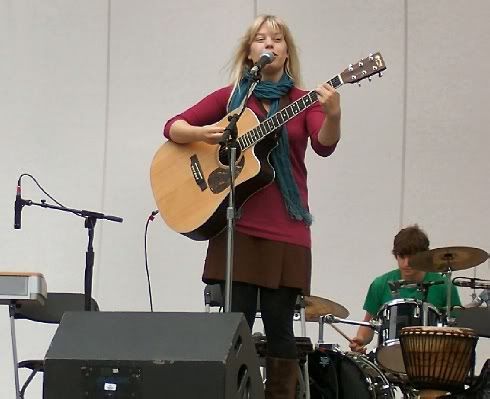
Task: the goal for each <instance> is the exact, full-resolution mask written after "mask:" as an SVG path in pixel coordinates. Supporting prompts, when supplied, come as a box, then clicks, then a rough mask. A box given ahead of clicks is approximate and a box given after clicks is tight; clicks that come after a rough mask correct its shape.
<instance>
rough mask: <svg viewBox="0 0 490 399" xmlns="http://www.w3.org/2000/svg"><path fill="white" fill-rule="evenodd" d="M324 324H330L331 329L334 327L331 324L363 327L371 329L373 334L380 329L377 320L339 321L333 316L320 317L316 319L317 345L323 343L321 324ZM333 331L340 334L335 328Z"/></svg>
mask: <svg viewBox="0 0 490 399" xmlns="http://www.w3.org/2000/svg"><path fill="white" fill-rule="evenodd" d="M324 323H327V324H330V325H331V326H332V327H334V326H333V325H332V324H333V323H344V324H351V325H354V326H365V327H369V328H372V329H373V330H374V331H375V332H378V331H379V328H380V327H381V322H380V321H378V320H370V321H356V320H347V319H341V318H339V317H336V316H334V315H333V314H327V315H325V316H320V317H319V318H318V343H319V344H323V343H324V342H323V324H324ZM335 331H337V332H339V333H340V331H339V330H338V329H336V328H335ZM341 335H342V336H343V337H344V338H346V339H347V340H349V341H350V338H348V337H346V336H344V334H343V333H341Z"/></svg>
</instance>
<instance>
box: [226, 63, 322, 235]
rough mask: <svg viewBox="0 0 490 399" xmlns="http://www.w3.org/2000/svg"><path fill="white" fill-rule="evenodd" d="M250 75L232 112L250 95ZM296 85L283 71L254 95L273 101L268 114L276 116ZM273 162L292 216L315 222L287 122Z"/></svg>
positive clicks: (238, 91)
mask: <svg viewBox="0 0 490 399" xmlns="http://www.w3.org/2000/svg"><path fill="white" fill-rule="evenodd" d="M249 79H250V75H249V74H248V73H246V74H245V75H244V77H243V78H242V80H241V81H240V83H239V84H238V86H237V87H236V88H235V90H234V92H233V93H232V95H231V98H230V102H229V105H228V111H229V112H230V111H233V110H235V109H237V108H238V107H239V106H240V105H241V103H242V101H243V99H244V98H245V96H246V94H247V93H246V89H247V86H248V80H249ZM293 86H294V82H293V80H292V79H291V78H290V77H289V76H288V75H287V74H283V75H282V77H281V79H280V80H279V81H278V82H270V81H260V82H259V83H258V84H257V86H256V87H255V89H254V91H253V94H254V95H255V97H257V98H258V99H259V100H269V101H270V108H269V112H268V114H267V117H270V116H272V115H274V114H275V113H276V112H277V111H278V110H279V100H280V99H281V97H282V96H284V95H286V94H287V93H288V92H289V91H290V90H291V88H292V87H293ZM271 163H272V166H273V167H274V171H275V173H276V181H277V183H278V185H279V189H280V191H281V194H282V198H283V200H284V204H285V205H286V209H287V211H288V213H289V216H290V217H291V218H293V219H296V220H302V221H303V222H304V223H305V224H306V225H308V226H309V225H311V222H312V216H311V214H310V213H309V212H308V210H307V209H305V208H304V207H303V205H302V204H301V198H300V196H299V190H298V186H297V185H296V182H295V180H294V177H293V171H292V169H291V161H290V159H289V140H288V132H287V129H286V125H283V126H282V128H281V132H280V134H279V140H278V145H277V147H276V148H274V149H273V150H272V152H271Z"/></svg>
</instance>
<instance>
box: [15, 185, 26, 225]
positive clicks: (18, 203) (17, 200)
mask: <svg viewBox="0 0 490 399" xmlns="http://www.w3.org/2000/svg"><path fill="white" fill-rule="evenodd" d="M20 194H21V189H20V178H19V180H18V181H17V194H16V195H15V205H14V229H20V228H21V218H20V215H21V213H22V207H23V206H24V204H23V203H22V202H23V201H22V198H21V196H20Z"/></svg>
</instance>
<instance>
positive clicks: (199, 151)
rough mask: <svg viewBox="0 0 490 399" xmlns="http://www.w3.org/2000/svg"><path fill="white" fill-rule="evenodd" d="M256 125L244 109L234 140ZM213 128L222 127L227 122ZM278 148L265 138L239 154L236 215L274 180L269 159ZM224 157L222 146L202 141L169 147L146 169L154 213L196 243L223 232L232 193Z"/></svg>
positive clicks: (226, 122) (223, 120) (169, 142)
mask: <svg viewBox="0 0 490 399" xmlns="http://www.w3.org/2000/svg"><path fill="white" fill-rule="evenodd" d="M258 124H259V120H258V119H257V116H256V115H255V114H254V113H253V112H252V111H251V110H250V109H248V108H246V109H245V111H244V113H243V114H242V116H241V118H240V119H239V121H238V123H237V127H238V137H240V136H242V135H243V134H245V133H246V132H247V131H249V130H250V129H252V128H254V127H255V126H257V125H258ZM216 125H219V126H222V127H226V126H227V125H228V118H227V117H225V118H223V119H222V120H221V121H220V122H218V123H217V124H216ZM276 145H277V140H276V137H275V135H269V136H267V137H266V138H265V139H264V140H261V141H260V142H258V143H256V144H255V145H254V146H253V147H250V148H247V149H245V150H244V151H243V152H241V153H238V152H237V162H236V165H237V166H236V173H235V176H236V177H235V202H236V207H237V209H239V208H240V207H241V206H242V205H243V204H244V203H245V201H246V200H247V199H248V198H250V196H251V195H253V194H254V193H255V192H257V191H258V190H260V189H262V188H264V187H265V186H266V185H268V184H270V183H271V182H272V181H273V180H274V169H273V168H272V166H271V165H270V163H269V161H268V156H269V153H270V152H271V151H272V149H273V148H274V147H275V146H276ZM220 149H221V151H220ZM225 153H226V151H224V150H223V148H222V146H220V145H210V144H207V143H204V142H201V141H199V142H193V143H189V144H176V143H174V142H172V141H167V142H165V143H164V144H163V145H162V146H161V147H160V148H159V149H158V151H157V152H156V154H155V156H154V158H153V161H152V164H151V169H150V178H151V187H152V190H153V196H154V198H155V201H156V204H157V207H158V210H159V211H160V214H161V215H162V218H163V219H164V221H165V223H166V224H167V225H168V226H169V227H170V228H172V229H173V230H175V231H176V232H178V233H181V234H183V235H185V236H187V237H189V238H192V239H194V240H208V239H210V238H212V237H214V236H215V235H217V234H218V233H220V232H221V231H222V230H223V229H224V228H225V227H226V224H227V221H226V208H227V207H228V194H229V192H230V187H229V168H228V166H227V159H226V157H223V155H224V154H225Z"/></svg>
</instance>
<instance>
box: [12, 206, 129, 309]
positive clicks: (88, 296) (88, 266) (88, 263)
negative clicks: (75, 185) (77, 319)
mask: <svg viewBox="0 0 490 399" xmlns="http://www.w3.org/2000/svg"><path fill="white" fill-rule="evenodd" d="M20 201H21V205H22V206H25V205H27V206H31V205H35V206H40V207H42V208H49V209H55V210H58V211H64V212H70V213H74V214H75V215H77V216H81V217H83V218H85V228H86V229H87V230H88V246H87V252H86V254H85V281H84V283H85V284H84V287H85V310H88V311H90V310H92V309H91V307H92V306H91V305H92V274H93V273H92V272H93V268H94V258H95V254H94V248H93V245H92V244H93V240H94V232H95V223H96V222H97V219H106V220H110V221H112V222H118V223H122V221H123V219H122V218H120V217H118V216H111V215H104V214H103V213H99V212H92V211H86V210H80V209H72V208H65V207H62V206H56V205H50V204H47V203H46V201H45V200H41V203H37V202H33V201H31V200H25V199H22V198H21V199H20Z"/></svg>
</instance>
